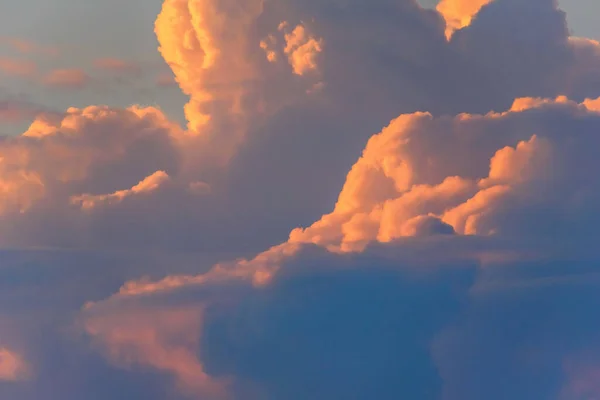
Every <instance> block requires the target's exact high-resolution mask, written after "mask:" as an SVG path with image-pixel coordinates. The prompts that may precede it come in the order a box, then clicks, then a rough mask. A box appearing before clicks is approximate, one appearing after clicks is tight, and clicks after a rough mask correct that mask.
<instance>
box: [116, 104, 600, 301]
mask: <svg viewBox="0 0 600 400" xmlns="http://www.w3.org/2000/svg"><path fill="white" fill-rule="evenodd" d="M515 103H516V104H520V105H521V106H519V107H516V110H512V111H508V112H506V113H502V114H497V113H490V114H488V115H470V116H467V115H459V116H457V117H455V118H449V117H442V118H440V119H435V118H433V117H432V116H431V115H430V114H426V113H415V114H408V115H402V116H400V117H398V118H397V119H395V120H394V121H392V123H391V124H390V125H389V126H387V127H386V128H385V129H384V130H383V131H382V132H381V133H379V134H377V135H375V136H373V137H372V138H371V140H369V142H368V144H367V146H366V148H365V150H364V151H363V154H362V156H361V158H360V159H359V160H358V161H357V162H356V163H355V165H354V166H353V167H352V169H351V170H350V172H349V173H348V176H347V178H346V182H345V184H344V186H343V189H342V191H341V193H340V195H339V197H338V201H337V203H336V205H335V207H334V210H333V211H332V212H331V213H329V214H326V215H323V216H322V217H321V218H320V219H319V220H318V221H317V222H315V223H314V224H312V225H311V226H309V227H308V228H305V229H300V228H298V229H295V230H293V231H292V232H291V233H290V236H289V240H288V241H287V242H285V243H282V244H280V245H278V246H274V247H272V248H271V249H269V250H267V251H265V252H263V253H261V254H259V255H258V256H257V257H255V258H252V259H249V260H238V261H236V262H233V263H223V264H218V265H216V266H215V267H214V268H213V269H212V270H211V271H210V272H208V273H206V274H202V275H198V276H171V277H167V278H165V279H164V280H162V281H159V282H148V281H132V282H129V283H127V284H126V285H124V286H123V288H122V289H121V291H120V294H119V295H121V296H130V295H137V294H142V293H152V292H160V291H172V290H174V289H177V288H179V287H183V286H190V285H206V284H210V283H214V282H220V281H223V280H228V279H234V280H237V279H241V280H247V281H249V282H253V283H254V284H256V285H263V284H266V283H268V282H269V281H270V279H271V278H272V277H273V275H274V274H275V273H277V271H278V269H279V267H280V265H281V263H282V262H283V261H284V260H286V259H288V258H289V257H291V256H293V255H295V254H297V252H298V250H299V249H300V248H301V247H302V245H304V244H316V245H318V246H321V247H324V248H326V249H327V250H329V251H332V252H335V253H352V252H362V251H364V249H365V248H366V247H367V246H368V245H369V244H371V243H373V242H383V243H387V242H392V241H394V240H398V239H401V238H403V237H409V236H436V235H448V234H458V235H478V236H490V235H496V234H498V233H502V234H507V233H508V231H510V230H511V229H517V226H512V225H507V224H506V223H507V222H506V220H507V218H506V215H507V213H508V214H510V213H512V212H516V211H511V210H512V207H515V210H516V209H519V208H520V207H528V206H529V204H528V202H532V204H538V203H539V202H544V201H554V200H550V199H547V198H546V197H545V194H544V193H545V190H549V188H550V187H554V186H555V185H558V184H562V185H564V184H566V182H568V181H569V179H570V178H568V175H565V174H564V173H563V174H560V175H559V174H556V173H554V172H553V171H555V170H556V168H559V165H560V166H562V168H563V171H570V173H572V174H577V173H579V172H577V169H576V168H575V164H574V162H575V159H572V158H571V157H574V154H576V153H573V154H568V155H560V153H559V146H558V145H557V144H556V143H557V142H559V141H560V140H561V136H557V133H555V132H552V131H550V130H549V131H547V132H538V134H534V135H531V134H530V131H529V130H528V129H525V130H515V131H514V132H513V133H512V134H511V135H505V136H504V137H502V136H498V134H497V132H495V130H494V129H498V128H497V126H498V125H500V126H503V125H502V124H509V125H510V123H511V122H512V121H516V120H520V119H522V118H532V122H533V121H534V120H535V118H536V113H535V112H532V113H530V114H527V115H523V114H524V113H527V112H528V111H539V112H545V113H547V115H548V116H549V115H552V112H553V110H554V109H556V107H559V108H561V109H562V110H563V111H568V110H571V112H574V115H575V116H577V115H578V113H580V112H583V113H585V114H587V115H589V116H594V118H596V119H598V118H599V116H598V115H597V114H596V111H594V110H591V109H588V108H586V107H585V105H584V104H585V103H583V104H577V103H575V102H571V101H568V100H565V99H564V98H562V97H561V98H559V99H558V100H554V101H553V100H549V99H546V100H543V101H542V100H539V101H533V100H528V99H518V100H517V101H516V102H515ZM525 105H526V106H525ZM538 108H539V110H537V109H538ZM599 122H600V120H599ZM539 126H543V125H539ZM445 132H452V134H447V133H445ZM580 140H581V141H580V142H579V144H578V146H576V147H574V149H582V148H584V147H587V146H589V144H586V143H587V141H588V140H592V141H593V140H594V138H593V137H591V136H585V137H584V136H582V137H581V139H580ZM440 141H441V142H443V143H441V142H440ZM502 143H514V144H508V145H502ZM475 147H477V153H475V152H474V151H475ZM468 155H470V157H469V156H468ZM565 157H566V158H565ZM590 178H591V177H590V176H587V177H586V178H585V179H583V178H581V179H579V180H577V182H580V184H581V185H584V184H585V182H587V181H588V180H589V179H590ZM565 179H566V181H565ZM538 186H539V187H540V191H539V193H536V192H533V191H532V190H533V188H537V187H538ZM542 188H544V189H542ZM565 195H567V194H566V193H565ZM556 212H557V213H560V212H571V211H570V210H556ZM582 212H583V211H582Z"/></svg>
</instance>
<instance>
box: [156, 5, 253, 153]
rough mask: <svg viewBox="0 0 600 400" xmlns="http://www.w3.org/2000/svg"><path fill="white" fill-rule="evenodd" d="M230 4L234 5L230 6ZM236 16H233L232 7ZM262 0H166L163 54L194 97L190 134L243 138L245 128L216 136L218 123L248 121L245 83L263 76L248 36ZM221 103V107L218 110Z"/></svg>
mask: <svg viewBox="0 0 600 400" xmlns="http://www.w3.org/2000/svg"><path fill="white" fill-rule="evenodd" d="M229 3H231V4H229ZM232 5H233V6H234V7H237V12H235V13H228V12H227V9H228V8H229V7H231V6H232ZM262 9H263V2H262V1H259V0H250V1H245V2H241V1H233V0H232V1H228V2H219V1H215V0H202V1H192V0H189V1H185V0H184V1H181V0H166V1H165V2H164V3H163V8H162V11H161V13H160V14H159V16H158V18H157V20H156V25H155V31H156V35H157V38H158V41H159V43H160V47H159V50H160V53H161V54H162V56H163V58H164V59H165V61H166V62H167V64H169V65H170V66H171V68H172V70H173V73H174V74H175V79H176V81H177V82H178V83H179V86H180V88H181V90H182V91H183V92H184V93H185V94H187V95H189V96H190V101H189V103H188V104H187V105H186V106H185V115H186V118H187V120H188V128H189V131H190V133H192V134H196V135H226V134H228V135H232V136H233V137H232V138H231V139H230V141H232V142H233V143H237V142H238V141H239V140H240V137H239V136H240V135H241V134H242V133H240V132H239V130H240V129H242V128H241V127H235V126H234V127H233V128H232V132H230V133H226V132H218V133H217V132H215V130H216V129H218V128H219V125H218V124H219V122H218V120H219V119H222V118H231V119H233V120H239V119H240V117H241V118H243V115H244V113H245V110H244V107H245V105H244V103H245V102H244V96H246V95H247V89H245V88H244V85H243V84H242V83H243V82H252V81H253V80H255V79H256V78H257V77H258V70H257V69H256V65H255V64H254V62H253V61H252V59H251V57H250V53H249V50H250V48H252V47H253V45H256V44H255V43H250V42H249V37H248V32H249V31H250V30H251V28H252V26H253V25H254V24H255V23H256V20H257V18H258V17H259V16H260V14H261V12H262ZM217 105H218V106H217Z"/></svg>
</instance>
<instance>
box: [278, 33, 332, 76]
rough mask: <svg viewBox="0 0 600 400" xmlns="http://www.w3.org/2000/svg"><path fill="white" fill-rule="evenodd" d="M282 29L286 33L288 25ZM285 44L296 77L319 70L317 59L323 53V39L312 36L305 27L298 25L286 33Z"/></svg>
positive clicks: (285, 50)
mask: <svg viewBox="0 0 600 400" xmlns="http://www.w3.org/2000/svg"><path fill="white" fill-rule="evenodd" d="M280 29H282V30H284V31H285V30H286V29H287V25H285V24H284V25H282V26H281V27H280ZM285 42H286V44H285V48H284V52H285V54H286V55H287V56H288V59H289V62H290V65H291V66H292V70H293V71H294V73H295V74H296V75H305V74H307V73H309V72H311V71H316V70H318V65H317V57H318V55H319V53H321V52H322V51H323V39H317V38H315V37H314V36H311V35H310V34H309V33H308V32H307V31H306V28H305V27H304V25H298V26H296V27H295V28H294V29H293V30H292V31H291V32H286V33H285Z"/></svg>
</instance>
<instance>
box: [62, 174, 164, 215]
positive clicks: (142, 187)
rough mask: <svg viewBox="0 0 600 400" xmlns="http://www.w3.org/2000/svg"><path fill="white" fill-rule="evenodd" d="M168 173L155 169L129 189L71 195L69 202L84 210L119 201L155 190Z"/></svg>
mask: <svg viewBox="0 0 600 400" xmlns="http://www.w3.org/2000/svg"><path fill="white" fill-rule="evenodd" d="M169 179H170V178H169V175H167V174H166V173H165V172H164V171H157V172H155V173H153V174H152V175H150V176H148V177H146V178H144V179H143V180H142V181H140V183H138V184H137V185H135V186H133V187H132V188H131V189H126V190H118V191H116V192H114V193H111V194H99V195H93V194H83V195H80V196H73V197H71V203H72V204H74V205H79V206H81V208H82V209H84V210H91V209H93V208H94V207H97V206H99V205H101V204H107V205H110V204H115V203H120V202H121V201H123V200H124V199H125V198H127V197H130V196H135V195H139V194H144V193H149V192H153V191H155V190H157V189H158V188H159V187H160V186H161V185H163V184H164V183H165V182H168V181H169Z"/></svg>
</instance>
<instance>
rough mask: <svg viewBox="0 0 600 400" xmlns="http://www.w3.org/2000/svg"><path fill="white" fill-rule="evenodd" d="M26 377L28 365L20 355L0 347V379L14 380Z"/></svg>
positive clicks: (27, 375)
mask: <svg viewBox="0 0 600 400" xmlns="http://www.w3.org/2000/svg"><path fill="white" fill-rule="evenodd" d="M28 377H29V367H28V366H27V364H26V362H25V360H23V358H22V357H21V355H19V354H18V353H15V352H13V351H11V350H9V349H7V348H4V347H0V381H9V382H16V381H21V380H26V379H28Z"/></svg>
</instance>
